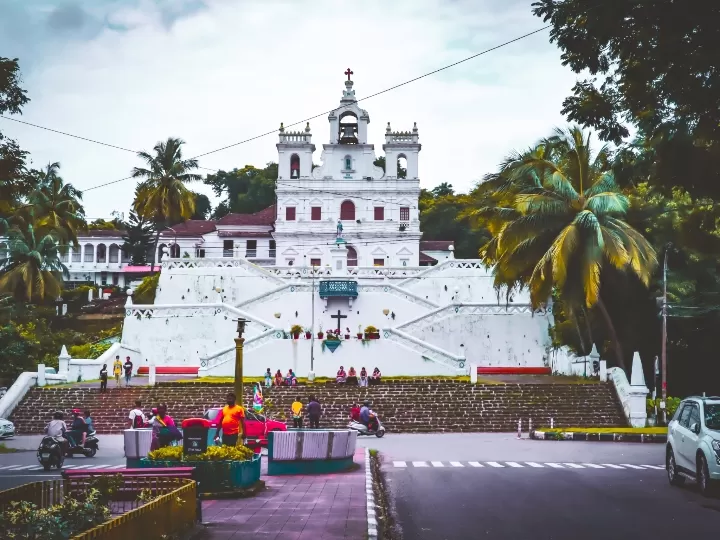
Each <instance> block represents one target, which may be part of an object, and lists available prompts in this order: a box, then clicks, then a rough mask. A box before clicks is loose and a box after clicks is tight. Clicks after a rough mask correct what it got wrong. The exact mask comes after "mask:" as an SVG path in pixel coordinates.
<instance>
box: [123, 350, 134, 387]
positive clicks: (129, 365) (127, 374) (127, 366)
mask: <svg viewBox="0 0 720 540" xmlns="http://www.w3.org/2000/svg"><path fill="white" fill-rule="evenodd" d="M123 369H124V370H125V386H130V378H131V377H132V370H133V363H132V362H131V361H130V357H129V356H126V357H125V363H124V364H123Z"/></svg>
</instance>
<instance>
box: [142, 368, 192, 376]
mask: <svg viewBox="0 0 720 540" xmlns="http://www.w3.org/2000/svg"><path fill="white" fill-rule="evenodd" d="M199 369H200V368H198V367H188V366H177V367H173V366H157V367H156V368H155V373H156V374H157V375H197V373H198V370H199ZM137 372H138V375H147V374H148V373H149V372H150V368H149V367H146V366H143V367H140V368H138V371H137Z"/></svg>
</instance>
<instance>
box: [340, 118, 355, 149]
mask: <svg viewBox="0 0 720 540" xmlns="http://www.w3.org/2000/svg"><path fill="white" fill-rule="evenodd" d="M357 134H358V120H357V116H355V114H354V113H352V112H346V113H345V114H343V115H342V116H341V117H340V132H339V133H338V140H339V141H340V144H357V143H358V138H357Z"/></svg>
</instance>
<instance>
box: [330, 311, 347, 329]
mask: <svg viewBox="0 0 720 540" xmlns="http://www.w3.org/2000/svg"><path fill="white" fill-rule="evenodd" d="M330 318H331V319H337V322H338V327H337V331H338V334H339V333H341V332H342V330H341V329H340V323H341V322H342V320H343V319H347V315H342V312H341V311H340V310H339V309H338V314H337V315H330Z"/></svg>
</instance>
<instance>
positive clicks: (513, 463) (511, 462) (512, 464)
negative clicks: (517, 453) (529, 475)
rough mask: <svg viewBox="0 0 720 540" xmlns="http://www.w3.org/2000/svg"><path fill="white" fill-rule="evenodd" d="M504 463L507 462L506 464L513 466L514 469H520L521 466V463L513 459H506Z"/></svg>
mask: <svg viewBox="0 0 720 540" xmlns="http://www.w3.org/2000/svg"><path fill="white" fill-rule="evenodd" d="M505 463H507V464H508V465H510V466H511V467H515V468H516V469H522V468H523V466H522V465H520V464H519V463H515V462H514V461H506V462H505Z"/></svg>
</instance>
